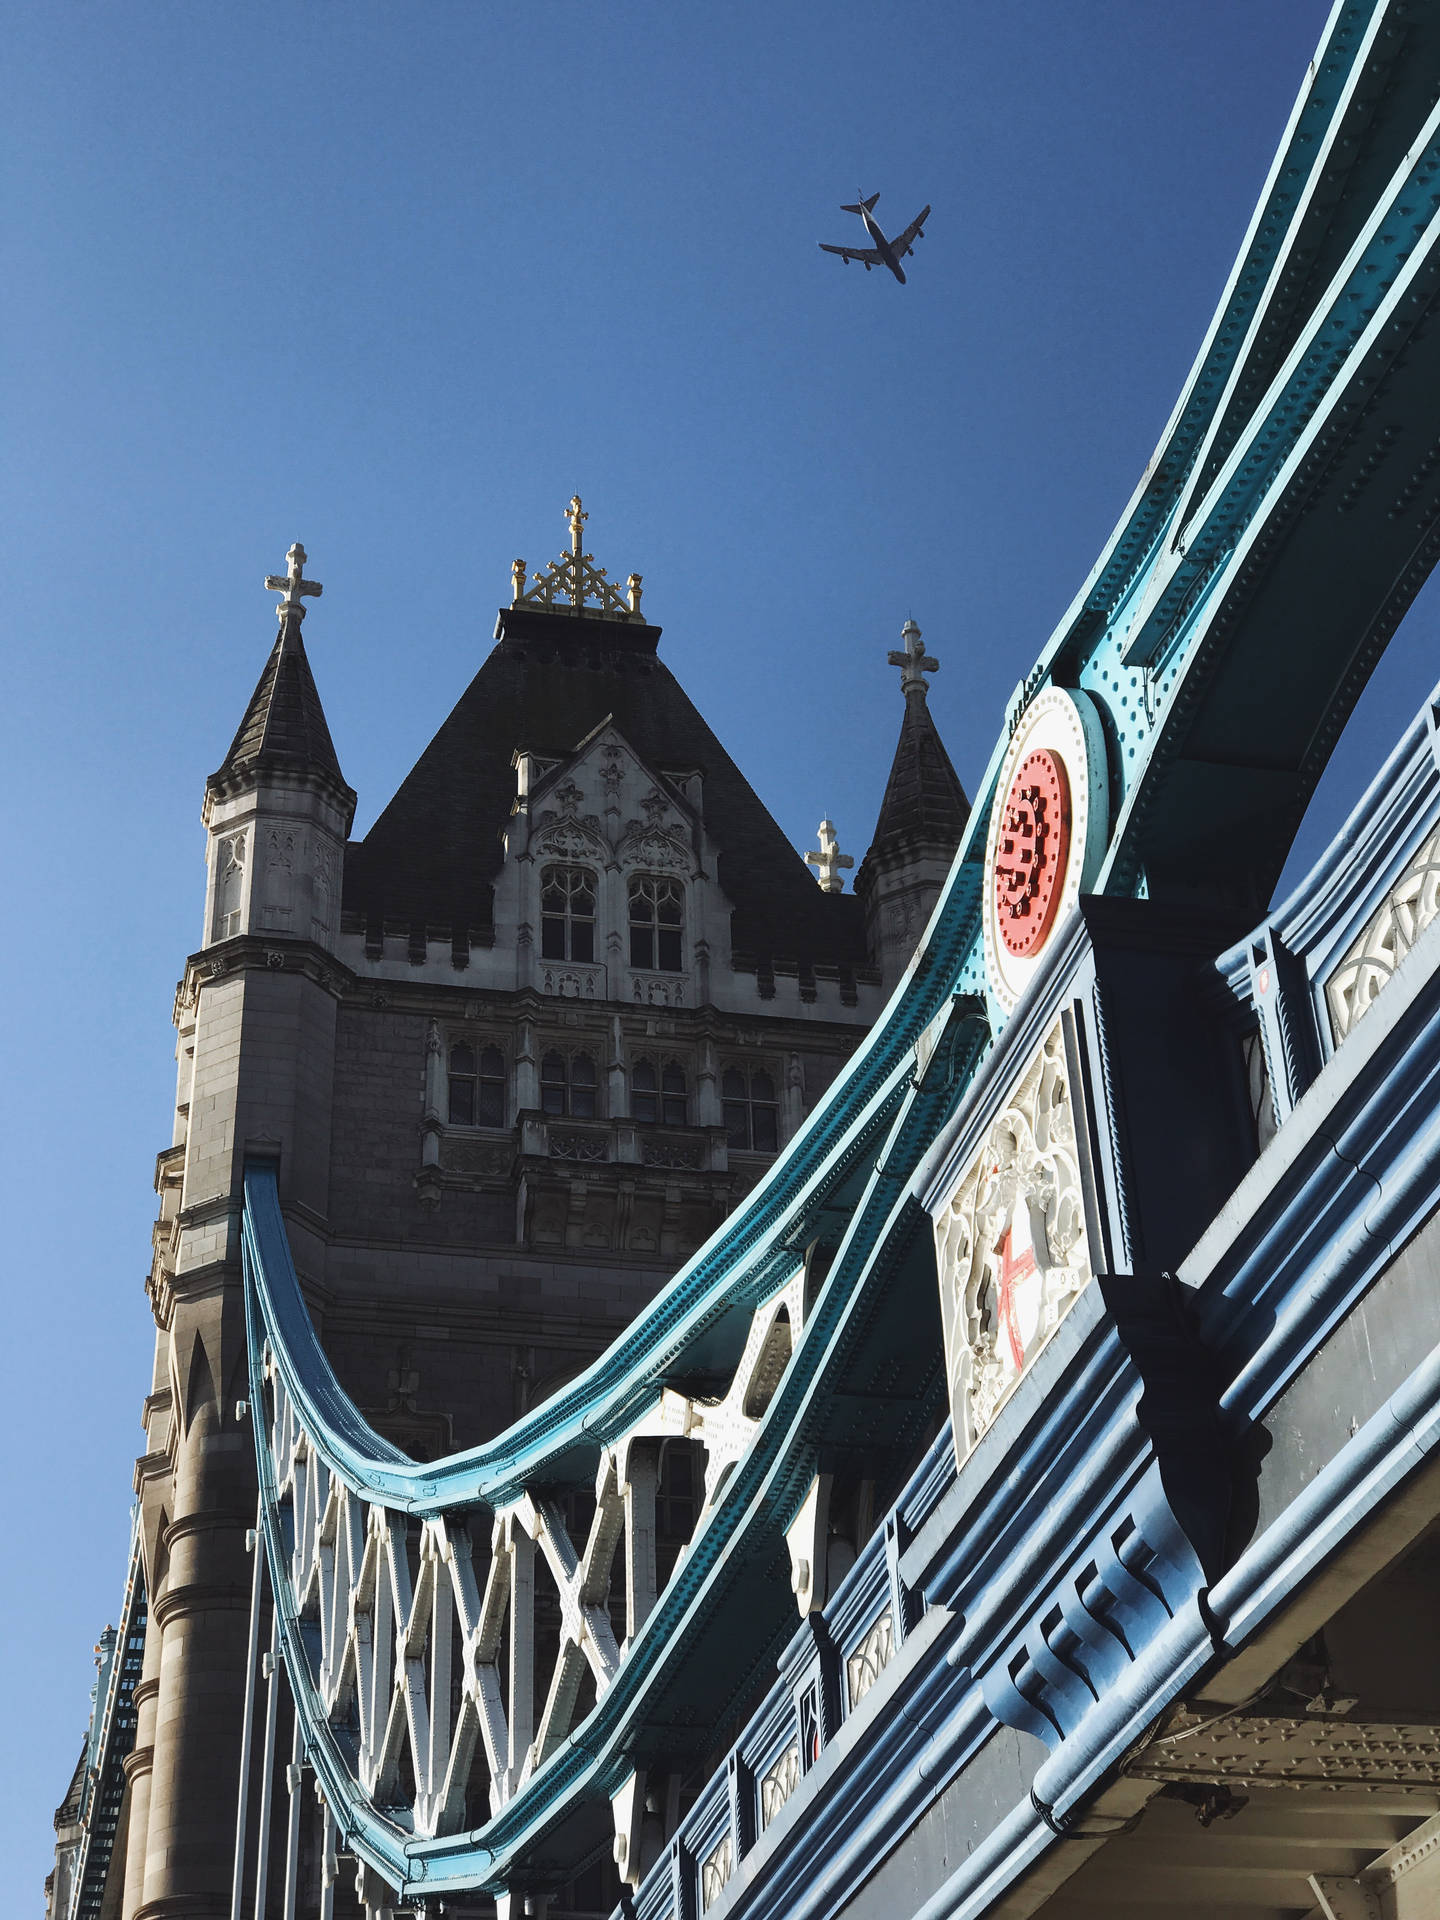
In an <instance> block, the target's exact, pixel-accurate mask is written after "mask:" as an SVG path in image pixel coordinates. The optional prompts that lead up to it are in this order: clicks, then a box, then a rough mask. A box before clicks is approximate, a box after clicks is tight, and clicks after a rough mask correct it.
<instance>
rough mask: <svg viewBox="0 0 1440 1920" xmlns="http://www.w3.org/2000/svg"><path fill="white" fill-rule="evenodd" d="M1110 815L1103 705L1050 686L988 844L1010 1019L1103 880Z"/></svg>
mask: <svg viewBox="0 0 1440 1920" xmlns="http://www.w3.org/2000/svg"><path fill="white" fill-rule="evenodd" d="M1106 814H1107V805H1106V790H1105V738H1104V734H1103V732H1102V731H1101V727H1100V717H1099V715H1098V714H1097V713H1096V711H1095V707H1094V704H1093V702H1092V701H1091V700H1090V698H1089V696H1088V695H1087V694H1084V693H1080V692H1078V691H1077V692H1070V691H1068V690H1067V689H1065V688H1063V687H1047V688H1046V689H1045V691H1044V692H1043V693H1041V694H1039V695H1037V696H1036V698H1035V699H1034V700H1033V701H1032V702H1031V703H1030V705H1029V706H1028V707H1027V708H1026V709H1025V711H1024V713H1023V714H1022V715H1021V716H1020V722H1019V725H1018V726H1017V727H1016V729H1015V732H1014V734H1013V736H1012V738H1011V741H1010V745H1009V746H1008V748H1007V749H1006V751H1005V758H1004V760H1003V761H1002V762H1001V765H1000V778H999V781H998V783H997V785H996V788H995V802H994V805H993V806H992V807H991V809H990V831H989V834H988V835H987V837H986V842H985V880H984V892H983V896H982V899H983V916H984V927H985V971H986V973H987V975H988V976H989V980H990V989H991V992H992V993H993V994H994V996H995V998H996V1000H997V1001H998V1002H999V1004H1000V1007H1001V1009H1002V1010H1003V1011H1004V1012H1006V1013H1008V1012H1009V1011H1010V1009H1011V1008H1012V1007H1013V1006H1014V1005H1015V1002H1016V1001H1017V1000H1018V999H1019V998H1020V996H1021V994H1022V993H1023V992H1024V991H1025V989H1026V987H1027V986H1028V985H1029V984H1030V981H1031V979H1032V978H1033V977H1034V974H1035V972H1036V969H1037V968H1038V967H1039V966H1040V963H1041V961H1042V960H1043V959H1044V957H1045V954H1046V952H1047V951H1048V950H1049V947H1050V943H1051V941H1052V940H1053V939H1054V938H1055V933H1056V930H1057V929H1058V928H1059V927H1060V926H1061V925H1062V924H1063V922H1064V921H1066V920H1067V919H1068V918H1069V917H1070V914H1071V913H1072V912H1073V910H1074V907H1075V903H1076V901H1077V900H1078V899H1079V898H1080V893H1081V889H1082V888H1084V887H1086V886H1088V885H1089V884H1090V883H1091V882H1092V881H1093V879H1094V877H1095V873H1096V871H1097V870H1098V868H1099V865H1100V860H1101V856H1102V855H1103V854H1104V851H1105V840H1106Z"/></svg>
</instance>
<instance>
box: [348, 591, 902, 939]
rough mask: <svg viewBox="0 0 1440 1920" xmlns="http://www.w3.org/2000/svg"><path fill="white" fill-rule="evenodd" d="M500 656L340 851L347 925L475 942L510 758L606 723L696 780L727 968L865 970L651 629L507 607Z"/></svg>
mask: <svg viewBox="0 0 1440 1920" xmlns="http://www.w3.org/2000/svg"><path fill="white" fill-rule="evenodd" d="M496 636H497V640H498V644H497V645H496V647H495V648H494V650H493V651H492V652H491V654H490V656H489V658H488V659H487V660H486V662H485V664H484V665H483V666H482V667H481V669H480V671H479V673H477V674H476V676H475V678H474V679H473V680H472V681H471V683H470V685H469V686H468V687H467V688H466V690H465V692H464V693H463V694H462V695H461V696H460V700H459V703H458V704H457V705H456V707H455V709H454V711H453V712H452V713H451V715H450V717H449V719H448V720H446V721H445V723H444V725H443V726H442V727H441V729H440V731H439V732H438V733H437V734H436V736H435V738H434V739H433V740H432V741H431V743H430V745H429V746H428V747H427V748H426V749H425V752H424V753H423V754H422V755H421V756H420V759H419V761H418V763H417V764H416V766H415V767H414V769H413V770H412V771H411V773H410V774H409V775H408V776H407V777H406V779H405V781H404V783H403V784H402V785H401V787H400V790H399V792H398V793H397V794H396V795H395V797H394V799H393V800H392V801H391V802H390V804H389V806H387V807H386V809H385V811H384V812H383V813H382V814H381V815H380V818H379V819H378V820H377V821H376V822H375V824H374V826H373V827H372V828H371V829H370V831H369V833H368V834H367V835H366V836H365V838H364V840H362V841H353V842H352V843H351V844H350V846H349V847H348V848H347V849H346V861H345V900H344V905H345V910H346V912H347V914H349V915H359V916H363V917H364V920H365V922H366V925H367V927H369V928H375V927H377V925H389V926H390V927H391V928H392V929H394V928H396V927H397V926H406V927H410V928H416V927H420V926H427V927H431V928H437V929H438V928H440V927H444V926H448V927H450V928H451V929H452V933H453V934H454V935H455V936H456V937H458V936H459V933H460V930H461V929H462V928H468V929H469V931H470V932H471V933H480V934H483V933H484V931H485V930H486V929H488V928H489V927H490V926H491V925H492V918H491V889H492V883H493V881H494V878H495V875H496V873H497V872H498V871H499V868H500V866H501V863H502V857H503V849H502V847H501V843H500V836H501V833H502V831H503V830H504V827H505V824H506V822H507V821H508V819H509V818H510V812H511V806H512V803H513V801H514V798H515V773H514V769H513V767H512V765H511V760H512V756H513V755H514V753H515V751H516V749H517V748H522V747H523V748H525V749H526V750H528V751H530V752H533V753H536V754H540V755H543V756H547V757H548V756H553V757H555V758H557V759H560V758H568V757H569V756H570V755H571V754H572V753H573V752H574V751H575V749H576V748H577V747H578V746H579V745H580V743H581V742H582V741H583V740H584V739H585V738H586V736H587V735H588V734H590V733H592V732H593V731H594V730H595V728H596V727H597V726H599V725H600V724H601V722H602V721H604V720H606V719H607V718H613V720H614V722H615V724H616V726H617V727H618V728H619V729H620V731H621V733H622V734H623V735H624V736H625V738H626V740H627V741H628V742H629V743H630V745H631V746H632V747H633V748H634V750H635V752H636V753H637V754H639V755H640V756H641V758H642V759H643V760H644V761H646V762H647V764H648V765H649V766H651V767H652V768H653V769H655V771H656V772H658V773H664V772H665V771H667V770H674V771H688V770H690V769H698V770H699V771H700V773H701V774H702V775H703V776H704V786H703V794H702V803H701V810H702V813H703V815H704V821H705V827H706V831H707V832H708V833H709V835H710V837H711V839H712V840H713V841H714V843H715V845H716V847H717V848H718V855H719V858H718V867H719V871H718V874H717V878H718V880H719V883H720V885H721V887H722V888H723V889H724V891H725V893H726V895H727V897H728V898H729V900H730V902H731V904H732V906H733V908H734V914H733V919H732V926H731V936H732V941H733V945H734V947H735V950H736V952H737V954H739V955H749V956H753V957H754V958H755V959H757V960H759V961H761V962H763V961H764V960H766V959H767V958H788V959H795V960H799V961H801V962H814V961H820V962H822V963H828V964H843V965H849V964H864V963H865V961H866V958H867V955H866V950H865V933H864V921H863V916H862V913H861V909H860V903H859V902H858V901H857V900H855V899H854V898H853V896H851V895H849V894H826V893H823V892H822V891H821V889H820V888H819V887H818V886H817V885H816V883H815V880H814V878H813V876H812V875H811V873H810V871H809V869H808V868H807V867H806V866H805V864H804V862H803V861H802V860H801V858H800V856H799V854H798V853H797V852H796V851H795V849H794V848H793V847H792V846H791V845H790V843H789V842H788V841H787V840H786V838H785V836H784V834H783V833H782V832H781V831H780V828H779V827H778V826H777V825H776V823H775V821H774V820H773V819H772V818H771V816H770V814H769V813H768V812H767V811H766V809H765V807H764V805H763V804H762V802H761V801H760V799H759V798H758V797H757V795H756V794H755V792H754V791H753V789H752V788H751V786H750V784H749V782H748V781H747V780H746V779H745V776H744V775H743V774H742V773H741V772H740V770H739V768H738V767H737V766H736V765H735V763H734V761H733V760H732V759H731V758H730V756H729V754H728V753H726V751H725V749H724V748H723V747H722V746H721V744H720V742H719V741H718V740H717V739H716V737H715V735H714V734H713V733H712V732H711V731H710V729H709V727H708V726H706V724H705V722H704V720H703V719H702V718H701V717H700V715H699V713H697V711H696V710H695V708H694V707H693V706H692V705H691V703H690V701H689V699H688V698H687V696H686V694H685V692H684V690H683V689H682V687H681V686H680V683H679V682H678V681H677V680H676V678H675V676H674V675H673V674H672V673H671V672H670V669H669V668H668V667H667V666H666V665H665V663H664V662H663V661H662V660H661V659H660V658H659V657H658V655H657V653H656V646H657V643H658V641H659V638H660V629H659V628H658V627H648V626H642V625H640V624H639V623H638V622H633V623H632V622H621V621H612V620H601V619H596V618H579V617H576V616H575V615H573V614H570V613H562V612H548V611H544V610H541V609H538V608H529V607H512V608H507V609H505V610H504V611H502V613H501V615H500V622H499V625H498V626H497V628H496Z"/></svg>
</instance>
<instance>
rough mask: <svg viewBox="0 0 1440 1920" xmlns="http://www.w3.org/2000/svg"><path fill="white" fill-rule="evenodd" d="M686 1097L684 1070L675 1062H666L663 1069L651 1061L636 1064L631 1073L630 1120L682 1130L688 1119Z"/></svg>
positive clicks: (640, 1061) (639, 1061) (641, 1061)
mask: <svg viewBox="0 0 1440 1920" xmlns="http://www.w3.org/2000/svg"><path fill="white" fill-rule="evenodd" d="M685 1094H686V1088H685V1069H684V1067H682V1066H681V1064H680V1062H679V1061H678V1060H667V1061H666V1062H665V1064H664V1066H663V1067H657V1066H656V1064H655V1062H654V1061H653V1060H637V1061H636V1062H635V1064H634V1066H633V1067H631V1069H630V1117H631V1119H632V1120H647V1121H650V1120H663V1121H664V1122H665V1125H666V1126H667V1127H683V1126H684V1125H685V1123H686V1121H687V1120H688V1119H689V1117H690V1116H689V1103H688V1102H687V1100H686V1097H685Z"/></svg>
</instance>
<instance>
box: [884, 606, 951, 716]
mask: <svg viewBox="0 0 1440 1920" xmlns="http://www.w3.org/2000/svg"><path fill="white" fill-rule="evenodd" d="M900 638H901V639H902V640H903V641H904V642H905V650H904V652H903V653H894V652H892V653H891V655H890V664H891V666H892V667H899V669H900V691H901V692H902V693H903V694H904V696H905V698H906V699H907V700H908V699H909V698H910V696H911V694H912V693H918V694H919V696H920V698H921V699H922V700H923V699H924V698H925V696H926V694H927V693H929V691H930V689H929V687H928V686H927V685H926V684H925V676H926V674H927V673H938V672H939V671H940V662H939V661H938V660H936V659H934V658H933V657H932V656H931V655H930V654H928V653H926V651H925V643H924V641H923V640H922V639H921V638H920V629H919V627H917V626H916V624H915V622H914V621H913V620H907V621H906V622H905V625H904V626H903V627H902V628H901V630H900Z"/></svg>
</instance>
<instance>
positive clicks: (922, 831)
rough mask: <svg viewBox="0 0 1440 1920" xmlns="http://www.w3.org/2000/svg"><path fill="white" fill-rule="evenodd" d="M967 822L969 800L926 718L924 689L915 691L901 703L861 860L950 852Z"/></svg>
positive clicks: (926, 705)
mask: <svg viewBox="0 0 1440 1920" xmlns="http://www.w3.org/2000/svg"><path fill="white" fill-rule="evenodd" d="M969 818H970V802H969V801H968V800H967V799H966V797H965V789H964V788H963V787H962V786H961V784H960V776H959V774H957V773H956V771H955V769H954V767H953V766H951V764H950V756H949V754H948V753H946V751H945V743H944V741H942V740H941V738H940V735H939V732H938V731H937V729H936V726H935V722H934V721H933V720H932V719H931V717H930V707H929V703H928V702H927V701H926V698H925V694H924V691H923V689H920V688H917V689H916V690H915V691H914V692H912V693H910V694H907V696H906V699H905V718H904V719H903V720H902V721H901V723H900V740H899V744H898V745H897V746H896V748H895V758H894V760H893V761H892V762H891V766H890V778H889V780H888V781H887V782H886V784H885V797H884V799H883V800H882V801H881V802H880V817H879V819H878V820H877V821H876V822H875V837H874V839H873V840H872V841H871V843H870V852H869V854H867V856H866V858H867V859H872V858H880V859H884V858H888V857H892V856H896V855H903V854H904V853H906V852H907V851H910V850H912V849H913V850H914V851H916V852H919V851H922V850H924V849H926V848H934V847H936V846H943V847H944V849H945V850H946V852H947V853H953V852H954V851H955V849H956V847H958V846H959V844H960V836H961V834H962V833H964V831H965V822H966V821H967V820H968V819H969Z"/></svg>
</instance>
